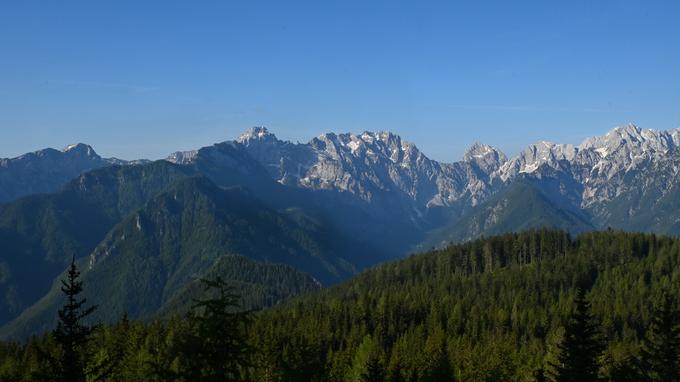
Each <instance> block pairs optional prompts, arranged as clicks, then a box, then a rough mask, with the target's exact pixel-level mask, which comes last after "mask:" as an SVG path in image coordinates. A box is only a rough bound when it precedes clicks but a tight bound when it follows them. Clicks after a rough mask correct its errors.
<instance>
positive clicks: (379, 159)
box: [168, 127, 506, 217]
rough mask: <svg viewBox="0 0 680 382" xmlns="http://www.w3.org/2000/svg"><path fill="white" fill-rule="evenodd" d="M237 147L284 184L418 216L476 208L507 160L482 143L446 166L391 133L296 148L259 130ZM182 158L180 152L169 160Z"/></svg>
mask: <svg viewBox="0 0 680 382" xmlns="http://www.w3.org/2000/svg"><path fill="white" fill-rule="evenodd" d="M236 143H237V144H239V145H241V146H242V147H243V148H245V150H246V151H247V152H248V154H249V155H250V156H252V157H253V158H254V159H255V160H257V161H258V162H259V163H260V164H261V165H262V166H264V168H265V169H266V170H267V172H268V173H269V174H270V176H271V177H272V178H273V179H275V180H276V181H277V182H279V183H281V184H284V185H288V186H295V187H301V188H306V189H311V190H333V191H341V192H345V193H349V194H351V195H354V196H355V197H357V198H359V199H360V200H362V201H365V202H368V203H378V204H379V205H385V204H384V203H383V202H385V200H386V199H390V200H391V201H390V202H389V203H388V204H390V205H393V204H394V203H395V200H401V203H403V204H406V205H407V206H406V209H408V210H410V211H411V212H413V213H414V214H415V215H416V217H417V215H422V214H423V213H425V210H426V209H427V208H428V207H432V206H449V205H452V204H454V203H458V202H461V201H463V200H466V201H468V200H469V202H470V203H472V204H473V205H474V204H476V203H477V202H478V201H479V200H481V199H483V198H484V197H486V196H488V195H489V194H490V191H491V186H490V184H491V178H490V174H491V173H492V172H493V171H496V170H497V169H498V168H499V167H500V166H501V165H502V164H503V163H504V162H505V161H506V157H505V155H504V154H503V153H501V152H500V151H498V150H496V149H494V148H493V147H491V146H488V145H481V144H476V145H474V146H473V147H471V148H470V150H469V151H468V152H467V153H466V156H465V159H464V160H463V161H461V162H457V163H453V164H443V163H439V162H436V161H433V160H431V159H429V158H428V157H427V156H425V155H424V154H423V153H422V152H421V151H420V150H418V148H417V147H416V146H415V145H414V144H412V143H410V142H406V141H404V140H402V139H401V137H399V136H398V135H395V134H392V133H389V132H377V133H376V132H364V133H362V134H358V135H355V134H333V133H328V134H322V135H320V136H319V137H316V138H314V139H312V140H311V141H310V142H308V143H303V144H294V143H291V142H287V141H282V140H279V139H278V138H276V136H274V134H272V133H270V132H269V131H268V130H267V129H266V128H263V127H256V128H252V129H250V130H248V131H247V132H245V133H244V134H242V135H241V136H240V137H239V138H238V139H237V140H236ZM180 157H181V158H184V156H182V155H180V154H178V153H176V154H173V155H172V156H171V157H170V158H169V159H168V160H170V161H173V162H177V161H178V159H179V158H180ZM385 203H386V202H385Z"/></svg>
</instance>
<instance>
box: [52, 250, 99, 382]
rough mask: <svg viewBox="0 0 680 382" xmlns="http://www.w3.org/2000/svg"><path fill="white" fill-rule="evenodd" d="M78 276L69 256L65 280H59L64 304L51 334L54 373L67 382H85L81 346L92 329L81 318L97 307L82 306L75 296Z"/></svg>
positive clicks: (79, 283) (80, 287)
mask: <svg viewBox="0 0 680 382" xmlns="http://www.w3.org/2000/svg"><path fill="white" fill-rule="evenodd" d="M79 277H80V272H79V271H78V269H77V267H76V263H75V259H72V260H71V266H70V268H69V271H68V275H67V277H66V280H61V283H62V286H61V291H62V292H63V293H64V294H65V295H66V299H67V300H66V304H65V305H64V306H63V307H62V308H61V309H59V312H58V313H59V323H58V324H57V328H56V329H55V330H54V331H53V333H52V334H53V336H54V339H55V341H56V343H57V346H58V347H59V350H60V356H59V358H58V359H57V360H56V365H55V366H56V368H57V369H56V370H54V372H55V374H57V375H58V378H57V379H58V380H62V381H68V382H79V381H85V365H86V363H87V357H86V353H85V349H84V348H85V345H86V344H87V342H88V340H89V338H90V335H91V334H92V330H93V328H92V327H91V326H88V325H86V324H85V323H83V319H84V318H85V317H87V316H89V315H90V314H92V312H94V310H95V309H96V308H97V306H96V305H95V306H91V307H89V308H85V307H84V305H85V303H86V301H87V300H86V299H84V298H83V299H79V298H78V295H79V294H80V293H81V292H82V291H83V282H82V281H80V280H79Z"/></svg>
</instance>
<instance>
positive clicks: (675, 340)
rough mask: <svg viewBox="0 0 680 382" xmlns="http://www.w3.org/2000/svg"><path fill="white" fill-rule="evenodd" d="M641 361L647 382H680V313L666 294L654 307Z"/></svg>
mask: <svg viewBox="0 0 680 382" xmlns="http://www.w3.org/2000/svg"><path fill="white" fill-rule="evenodd" d="M640 361H641V362H640V364H641V367H642V374H643V375H644V376H645V377H646V379H647V380H648V381H653V382H657V381H659V382H671V381H680V311H678V307H677V304H676V302H675V301H674V300H673V298H672V297H671V295H670V294H669V293H667V292H666V293H664V294H663V296H662V297H661V301H660V303H659V304H658V305H657V306H656V307H655V308H654V314H653V316H652V321H651V325H650V326H649V329H648V330H647V335H646V337H645V341H644V345H643V348H642V352H641V360H640Z"/></svg>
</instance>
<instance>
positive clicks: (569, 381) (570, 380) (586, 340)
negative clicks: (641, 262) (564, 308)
mask: <svg viewBox="0 0 680 382" xmlns="http://www.w3.org/2000/svg"><path fill="white" fill-rule="evenodd" d="M574 305H575V306H576V307H575V308H576V309H575V310H574V312H573V313H572V315H571V317H570V318H569V322H568V323H567V325H566V327H565V333H564V339H563V340H562V343H560V344H559V345H558V349H559V350H560V354H559V357H558V360H557V363H555V364H553V363H551V366H552V367H553V368H554V370H553V372H552V373H551V374H552V377H553V379H554V380H555V381H556V382H576V381H579V382H589V381H599V380H600V378H599V377H598V373H599V370H600V362H599V358H600V356H601V355H602V352H603V351H604V343H603V342H602V341H601V339H600V333H599V330H598V325H597V323H596V322H595V319H594V318H593V316H592V315H591V313H590V304H589V303H588V301H587V300H586V297H585V292H583V290H581V289H579V290H578V291H577V294H576V298H575V300H574Z"/></svg>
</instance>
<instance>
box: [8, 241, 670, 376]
mask: <svg viewBox="0 0 680 382" xmlns="http://www.w3.org/2000/svg"><path fill="white" fill-rule="evenodd" d="M487 260H488V261H493V266H487V264H486V263H485V262H486V261H487ZM677 280H680V238H668V237H657V236H654V235H644V234H628V233H621V232H605V233H589V234H584V235H581V236H579V237H578V238H576V239H572V238H569V237H568V236H567V235H566V234H564V233H562V232H559V231H532V232H526V233H519V234H512V235H504V236H499V237H494V238H489V239H483V240H479V241H474V242H470V243H466V244H463V245H460V246H454V247H451V248H448V249H446V250H439V251H434V252H432V253H429V254H425V255H421V256H413V257H410V258H408V259H404V260H402V261H399V262H392V263H388V264H383V265H380V266H378V267H376V268H375V269H372V270H370V271H367V272H364V273H362V274H361V275H359V276H357V277H356V278H355V279H354V280H352V281H349V282H347V283H345V284H343V285H340V286H337V287H334V288H329V289H327V290H324V291H322V292H320V293H317V294H313V295H310V296H306V297H301V298H298V299H297V300H295V301H291V302H290V303H287V304H285V305H282V306H278V307H274V308H272V309H269V310H266V311H263V312H259V313H256V314H252V315H250V317H251V321H250V322H249V321H248V320H247V319H246V315H245V314H244V315H241V314H236V315H233V314H234V313H237V312H238V309H237V308H236V307H235V306H234V302H235V301H234V300H235V298H236V297H235V296H233V295H230V293H231V292H230V291H229V290H228V289H223V288H220V287H219V285H222V286H224V285H223V283H221V282H216V283H215V284H213V285H215V287H210V288H208V289H209V290H211V291H212V292H213V293H212V294H207V295H202V296H201V298H200V300H201V301H203V303H201V302H199V303H198V304H197V306H196V307H195V309H194V314H192V315H190V316H188V317H187V316H181V317H175V318H172V319H168V320H164V321H160V320H158V321H151V322H142V321H135V320H130V321H129V322H128V321H125V320H124V321H121V322H119V323H116V324H113V325H103V326H101V327H97V328H96V329H95V330H94V331H93V333H92V335H91V336H90V338H91V339H90V341H88V344H87V345H86V346H85V349H86V351H87V353H88V354H89V355H90V356H88V359H89V360H90V362H89V365H88V370H90V369H92V367H93V366H96V365H99V364H107V365H111V364H112V365H114V366H113V372H112V373H109V374H106V375H104V376H103V377H102V378H99V379H98V380H106V381H168V380H169V381H189V380H192V379H193V380H206V379H213V380H229V379H231V380H239V379H245V380H249V381H258V382H260V381H277V382H278V381H338V382H346V381H357V380H358V381H361V380H369V381H376V380H378V381H379V380H386V381H399V382H410V381H424V380H430V381H451V380H453V381H532V380H535V381H543V380H548V381H551V380H553V378H552V375H550V373H549V372H548V370H550V371H556V370H559V371H560V374H559V375H556V376H555V377H557V378H562V379H561V380H569V379H567V378H569V376H570V375H571V376H572V378H573V375H574V374H573V372H574V370H575V369H579V370H577V371H586V370H587V371H588V373H587V374H586V375H585V376H581V378H582V379H580V380H582V381H588V380H594V378H596V377H597V376H598V375H599V376H600V378H603V379H604V380H606V381H617V382H624V381H645V380H646V379H645V378H649V380H652V381H664V379H659V378H663V377H662V376H663V375H664V374H662V372H664V371H663V368H662V366H668V365H672V364H673V363H672V361H669V360H672V359H673V355H672V353H671V352H669V351H666V350H663V349H673V348H674V346H675V345H673V344H674V343H675V342H674V341H675V340H673V338H676V337H675V335H676V334H677V325H673V324H672V322H673V320H672V319H670V318H669V317H673V316H674V314H670V313H668V312H671V311H673V309H675V308H673V309H670V308H668V307H669V306H671V305H672V304H669V303H666V304H656V303H655V299H653V298H650V296H656V295H660V294H661V291H662V290H664V289H668V292H669V293H668V295H669V296H670V297H669V299H670V300H673V301H676V303H675V304H676V305H677V300H678V296H680V283H678V282H677ZM581 285H588V293H587V296H588V299H587V301H586V299H585V296H584V294H583V293H580V294H578V293H577V288H578V286H581ZM85 289H87V285H85ZM577 295H578V297H577V298H576V299H575V298H574V296H577ZM207 301H211V302H209V303H208V302H207ZM102 303H105V302H102ZM588 303H590V308H588ZM655 306H656V307H655ZM229 307H231V308H229ZM664 317H665V318H664ZM218 323H221V324H218ZM595 323H597V324H598V326H599V329H598V330H596V329H595V328H594V326H595ZM565 325H566V326H568V327H567V330H566V332H567V334H566V335H565V329H564V326H565ZM229 327H231V328H232V330H226V331H224V330H222V329H223V328H229ZM648 328H649V333H647V334H645V332H646V331H647V329H648ZM598 331H599V332H601V333H602V336H601V338H602V339H605V340H606V350H605V351H604V352H603V356H602V357H598V356H597V355H598V354H599V353H598V351H597V349H598V346H597V341H596V340H597V338H598V337H597V335H596V334H595V333H596V332H598ZM673 333H676V334H673ZM218 337H219V338H218ZM646 337H647V339H645V338H646ZM561 339H564V341H560V340H561ZM556 342H558V343H561V346H562V347H561V348H560V349H561V350H562V351H555V350H556V349H555V347H554V346H553V344H555V343H556ZM646 342H649V343H648V344H645V343H646ZM234 344H235V345H236V346H234V347H231V346H232V345H234ZM589 344H590V345H589ZM668 344H671V345H670V346H669V345H668ZM247 345H249V346H248V348H247V349H246V346H247ZM642 347H644V349H646V353H645V355H644V356H643V355H641V353H640V349H641V348H642ZM36 348H47V349H51V348H56V345H55V341H54V338H53V337H52V336H51V335H47V336H43V337H36V338H32V339H30V340H29V341H28V342H26V343H25V344H11V343H4V344H2V343H0V381H5V380H12V381H14V380H41V379H39V378H38V379H37V378H30V377H28V376H30V374H29V372H28V371H29V370H34V369H36V368H39V365H41V362H42V361H41V359H40V358H39V357H38V356H36V351H35V349H36ZM224 349H226V350H224ZM239 349H241V350H239ZM253 349H255V350H253ZM574 349H581V350H574ZM583 349H585V350H583ZM232 350H235V351H233V352H232ZM220 354H233V355H234V356H233V357H230V358H229V360H226V359H224V358H222V357H221V356H220ZM588 354H590V355H588ZM669 354H670V355H669ZM642 359H645V361H644V363H645V364H647V365H648V366H646V367H645V366H642V364H643V362H640V361H641V360H642ZM111 360H115V362H113V363H110V361H111ZM230 360H236V361H235V362H231V361H230ZM550 361H552V363H553V364H554V365H555V366H556V367H554V368H553V367H549V365H550ZM598 361H599V363H600V364H601V365H602V367H601V368H599V369H600V370H598V371H599V374H596V370H597V369H598ZM638 363H639V365H638ZM574 365H585V366H578V367H576V366H574ZM654 365H656V366H654ZM545 369H548V370H545ZM667 369H670V368H667ZM655 370H657V371H658V372H657V371H655ZM164 373H165V374H164ZM644 373H647V375H646V376H644V377H643V376H641V375H639V374H644ZM670 375H672V374H670ZM88 378H92V380H95V379H94V376H92V375H89V376H88ZM654 378H656V379H654ZM670 378H671V379H668V378H667V379H665V380H666V381H667V380H673V379H672V378H674V377H670Z"/></svg>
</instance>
